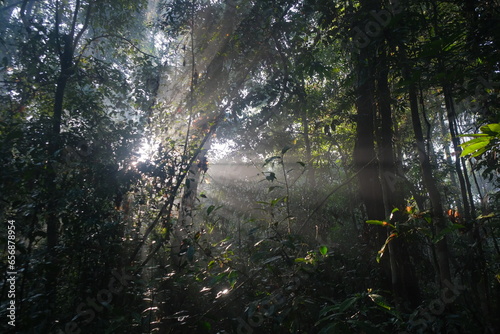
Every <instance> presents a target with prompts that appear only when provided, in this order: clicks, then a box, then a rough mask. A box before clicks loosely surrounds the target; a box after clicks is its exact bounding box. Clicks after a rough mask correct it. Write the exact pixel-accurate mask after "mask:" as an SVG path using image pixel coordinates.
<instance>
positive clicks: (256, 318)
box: [236, 274, 309, 334]
mask: <svg viewBox="0 0 500 334" xmlns="http://www.w3.org/2000/svg"><path fill="white" fill-rule="evenodd" d="M301 278H302V279H303V280H304V279H305V280H307V279H308V278H309V276H308V275H307V274H305V275H304V277H301ZM301 278H299V277H293V278H292V280H291V281H290V282H289V284H288V285H287V286H286V287H285V288H280V289H278V291H276V292H274V293H272V294H271V295H270V296H269V298H267V299H266V300H265V301H263V302H262V303H260V304H259V309H258V310H257V311H256V312H253V313H250V312H248V316H247V320H246V321H245V320H244V319H243V318H242V317H238V318H237V319H236V322H237V326H238V327H237V329H236V332H237V333H238V334H250V333H253V332H254V329H255V328H258V327H260V326H261V325H262V324H263V323H264V320H265V317H267V318H269V317H271V316H272V315H273V314H274V313H275V312H276V311H277V310H278V309H279V308H280V307H281V306H283V305H284V304H285V303H286V302H287V301H288V300H289V298H290V297H293V296H294V295H295V293H296V291H297V290H298V289H299V288H300V286H301Z"/></svg>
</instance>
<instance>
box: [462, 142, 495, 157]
mask: <svg viewBox="0 0 500 334" xmlns="http://www.w3.org/2000/svg"><path fill="white" fill-rule="evenodd" d="M488 138H489V137H482V138H476V139H472V140H469V141H468V142H466V143H464V144H462V145H464V150H463V151H462V154H460V157H465V156H466V155H469V154H472V153H474V152H476V151H478V150H480V149H484V148H486V146H487V145H488V144H489V143H490V140H489V139H488Z"/></svg>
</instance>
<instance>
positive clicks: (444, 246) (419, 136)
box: [400, 45, 451, 286]
mask: <svg viewBox="0 0 500 334" xmlns="http://www.w3.org/2000/svg"><path fill="white" fill-rule="evenodd" d="M400 52H401V58H402V63H403V64H402V65H403V76H404V79H405V80H406V81H407V82H409V86H408V96H409V100H410V111H411V119H412V124H413V132H414V134H415V141H416V148H417V154H418V160H419V163H420V170H421V171H422V179H423V182H424V186H425V188H426V189H427V192H428V193H429V199H430V202H431V206H432V208H431V213H432V220H433V227H434V233H436V234H437V233H439V232H441V231H442V230H443V229H444V228H445V227H446V220H445V217H444V210H443V205H442V202H441V195H440V193H439V190H438V187H437V183H436V180H435V179H434V176H433V175H432V166H431V163H430V159H429V155H428V154H427V152H426V151H425V141H424V135H423V131H422V122H421V121H420V114H419V110H418V95H417V86H416V84H415V82H414V80H413V78H412V77H411V74H410V73H411V66H410V64H409V63H408V59H407V56H406V48H405V46H404V45H400ZM436 257H437V261H438V268H439V279H440V283H441V285H442V286H445V284H447V283H448V284H449V283H450V282H451V271H450V259H449V251H448V242H447V238H446V235H445V236H444V237H443V238H442V239H441V240H440V241H438V242H437V244H436Z"/></svg>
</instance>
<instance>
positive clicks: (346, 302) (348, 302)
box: [339, 297, 358, 312]
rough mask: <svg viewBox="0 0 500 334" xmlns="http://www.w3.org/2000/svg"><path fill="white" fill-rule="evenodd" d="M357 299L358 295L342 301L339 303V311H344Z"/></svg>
mask: <svg viewBox="0 0 500 334" xmlns="http://www.w3.org/2000/svg"><path fill="white" fill-rule="evenodd" d="M357 301H358V297H351V298H348V299H346V300H344V301H343V302H342V304H340V305H339V312H345V311H346V310H348V309H349V308H351V307H352V306H353V305H354V304H355V303H356V302H357Z"/></svg>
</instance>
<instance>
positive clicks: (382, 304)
mask: <svg viewBox="0 0 500 334" xmlns="http://www.w3.org/2000/svg"><path fill="white" fill-rule="evenodd" d="M368 297H370V299H371V300H372V301H373V302H374V303H375V304H377V305H378V306H380V307H383V308H385V309H386V310H390V309H391V307H390V306H389V305H388V304H387V302H386V301H385V299H384V297H382V296H381V295H378V294H376V293H370V294H369V295H368Z"/></svg>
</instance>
